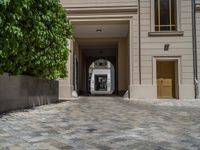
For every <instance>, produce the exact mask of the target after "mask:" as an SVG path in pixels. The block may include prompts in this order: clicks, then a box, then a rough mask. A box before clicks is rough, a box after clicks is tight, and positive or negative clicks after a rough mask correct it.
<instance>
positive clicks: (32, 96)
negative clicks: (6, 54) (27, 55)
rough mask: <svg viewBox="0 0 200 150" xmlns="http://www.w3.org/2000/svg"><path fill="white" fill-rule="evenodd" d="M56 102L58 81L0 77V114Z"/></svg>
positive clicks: (27, 77)
mask: <svg viewBox="0 0 200 150" xmlns="http://www.w3.org/2000/svg"><path fill="white" fill-rule="evenodd" d="M54 102H58V81H54V80H41V79H37V78H35V77H30V76H10V75H9V74H4V75H1V76H0V113H2V112H8V111H12V110H17V109H23V108H32V107H35V106H39V105H45V104H49V103H54Z"/></svg>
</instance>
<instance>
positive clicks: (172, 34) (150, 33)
mask: <svg viewBox="0 0 200 150" xmlns="http://www.w3.org/2000/svg"><path fill="white" fill-rule="evenodd" d="M148 35H149V36H152V37H156V36H159V37H163V36H164V37H166V36H183V35H184V31H174V32H164V31H163V32H149V33H148Z"/></svg>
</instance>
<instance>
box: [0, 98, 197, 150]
mask: <svg viewBox="0 0 200 150" xmlns="http://www.w3.org/2000/svg"><path fill="white" fill-rule="evenodd" d="M199 116H200V101H197V100H190V101H189V100H179V101H175V100H173V101H172V100H166V101H158V100H133V101H128V100H124V99H122V98H119V97H81V98H80V99H78V100H76V101H66V102H62V103H59V104H51V105H47V106H41V107H36V108H35V109H30V110H26V111H23V110H22V111H17V112H12V113H9V114H3V115H1V116H0V150H7V149H8V150H9V149H14V150H18V149H25V150H40V149H41V150H47V149H48V150H58V149H60V150H68V149H70V150H112V149H113V150H133V149H134V150H148V149H149V150H184V149H187V150H188V149H189V150H199V149H200V117H199Z"/></svg>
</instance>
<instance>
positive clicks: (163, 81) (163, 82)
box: [157, 61, 175, 98]
mask: <svg viewBox="0 0 200 150" xmlns="http://www.w3.org/2000/svg"><path fill="white" fill-rule="evenodd" d="M157 95H158V98H175V61H157Z"/></svg>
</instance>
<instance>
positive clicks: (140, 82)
mask: <svg viewBox="0 0 200 150" xmlns="http://www.w3.org/2000/svg"><path fill="white" fill-rule="evenodd" d="M140 9H141V6H140V0H138V26H139V28H138V30H139V35H138V36H139V43H138V44H139V84H142V71H141V11H140Z"/></svg>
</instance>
